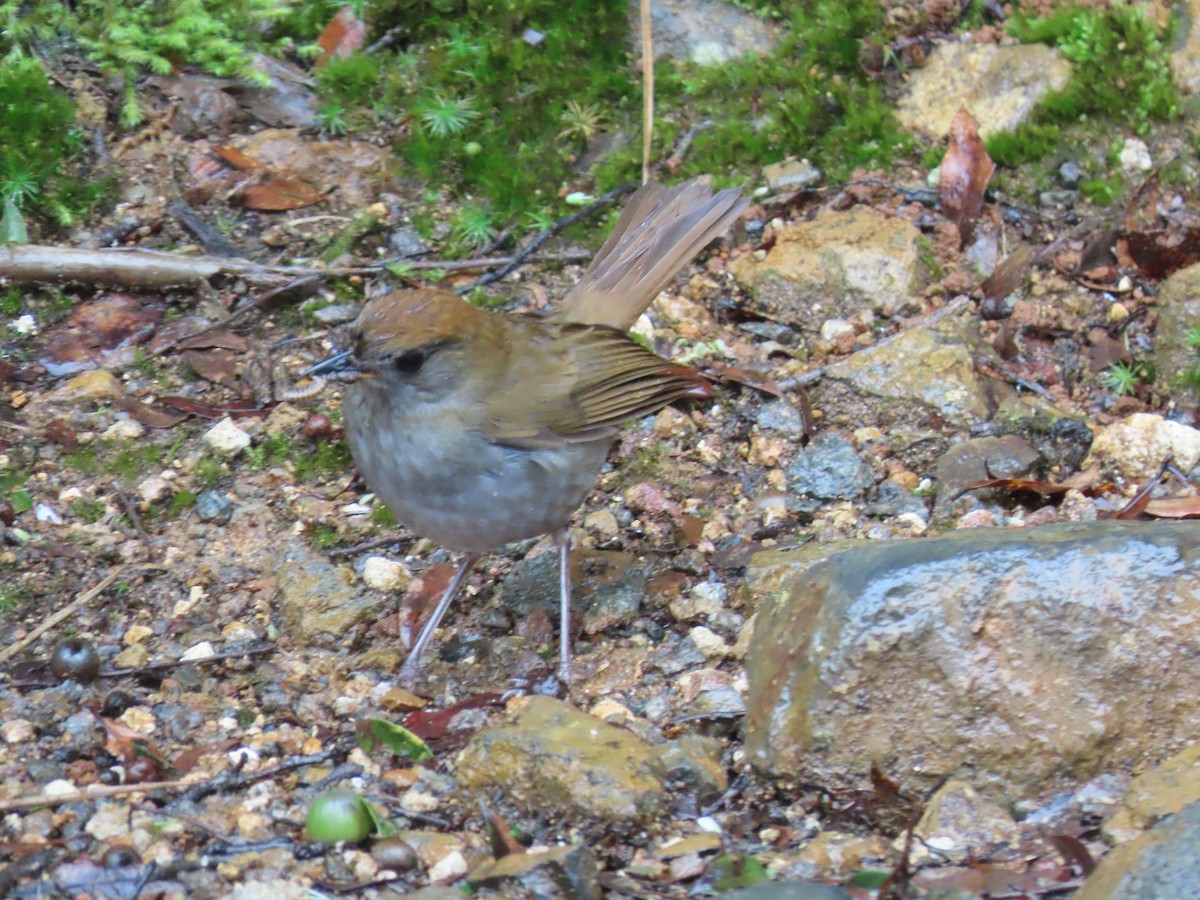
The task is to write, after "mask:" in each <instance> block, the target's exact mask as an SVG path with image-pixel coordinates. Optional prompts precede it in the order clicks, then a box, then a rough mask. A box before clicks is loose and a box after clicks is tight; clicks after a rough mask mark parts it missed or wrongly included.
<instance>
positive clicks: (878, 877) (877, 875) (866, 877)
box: [843, 869, 892, 890]
mask: <svg viewBox="0 0 1200 900" xmlns="http://www.w3.org/2000/svg"><path fill="white" fill-rule="evenodd" d="M891 874H892V873H891V872H888V871H886V870H882V869H859V870H858V871H857V872H855V873H854V874H853V875H851V876H850V877H849V878H848V879H846V881H845V883H844V884H843V887H857V888H867V889H869V890H878V889H879V888H881V887H883V883H884V882H885V881H887V880H888V878H889V877H890V876H891Z"/></svg>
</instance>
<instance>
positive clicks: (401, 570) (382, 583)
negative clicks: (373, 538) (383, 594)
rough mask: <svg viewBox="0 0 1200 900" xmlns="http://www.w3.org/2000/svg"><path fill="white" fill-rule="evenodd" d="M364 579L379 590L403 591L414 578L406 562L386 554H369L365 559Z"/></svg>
mask: <svg viewBox="0 0 1200 900" xmlns="http://www.w3.org/2000/svg"><path fill="white" fill-rule="evenodd" d="M362 580H363V581H364V582H365V583H366V585H367V587H370V588H374V589H375V590H377V591H402V590H404V589H405V588H406V587H408V583H409V581H411V580H412V573H411V572H409V571H408V567H407V566H405V565H404V563H401V562H397V561H396V560H394V559H388V558H387V557H386V556H368V557H367V558H366V559H365V560H364V561H363V567H362Z"/></svg>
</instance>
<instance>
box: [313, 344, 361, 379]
mask: <svg viewBox="0 0 1200 900" xmlns="http://www.w3.org/2000/svg"><path fill="white" fill-rule="evenodd" d="M362 374H363V373H362V371H361V370H360V369H359V368H358V366H356V365H355V364H354V360H353V359H352V358H351V351H349V350H343V351H342V352H341V353H335V354H333V356H330V357H329V358H328V359H323V360H321V361H320V362H319V363H317V364H316V365H315V366H310V367H309V368H307V369H305V370H304V371H303V372H301V373H300V377H301V378H312V377H313V376H314V375H335V376H336V375H340V376H342V377H344V378H348V379H352V378H355V377H356V376H359V375H362Z"/></svg>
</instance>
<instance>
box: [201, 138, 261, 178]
mask: <svg viewBox="0 0 1200 900" xmlns="http://www.w3.org/2000/svg"><path fill="white" fill-rule="evenodd" d="M212 152H213V155H214V156H216V157H217V158H218V159H220V160H221V162H223V163H225V164H226V165H228V166H232V167H233V168H235V169H241V170H242V171H244V172H250V171H254V170H255V169H261V168H262V163H260V162H259V161H258V160H256V159H251V158H250V157H249V156H247V155H246V154H245V153H243V152H242V151H241V150H235V149H234V148H233V147H230V146H228V145H225V144H222V145H220V146H218V147H213V148H212Z"/></svg>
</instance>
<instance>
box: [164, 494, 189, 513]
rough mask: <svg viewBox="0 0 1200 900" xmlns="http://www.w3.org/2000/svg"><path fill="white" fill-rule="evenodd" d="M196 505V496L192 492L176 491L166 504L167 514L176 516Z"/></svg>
mask: <svg viewBox="0 0 1200 900" xmlns="http://www.w3.org/2000/svg"><path fill="white" fill-rule="evenodd" d="M195 505H196V495H195V494H194V493H193V492H192V491H188V490H181V491H176V492H175V495H174V496H173V497H171V499H170V501H169V502H168V503H167V514H168V515H171V516H177V515H179V514H180V513H182V512H186V511H187V510H189V509H191V508H192V507H193V506H195Z"/></svg>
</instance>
